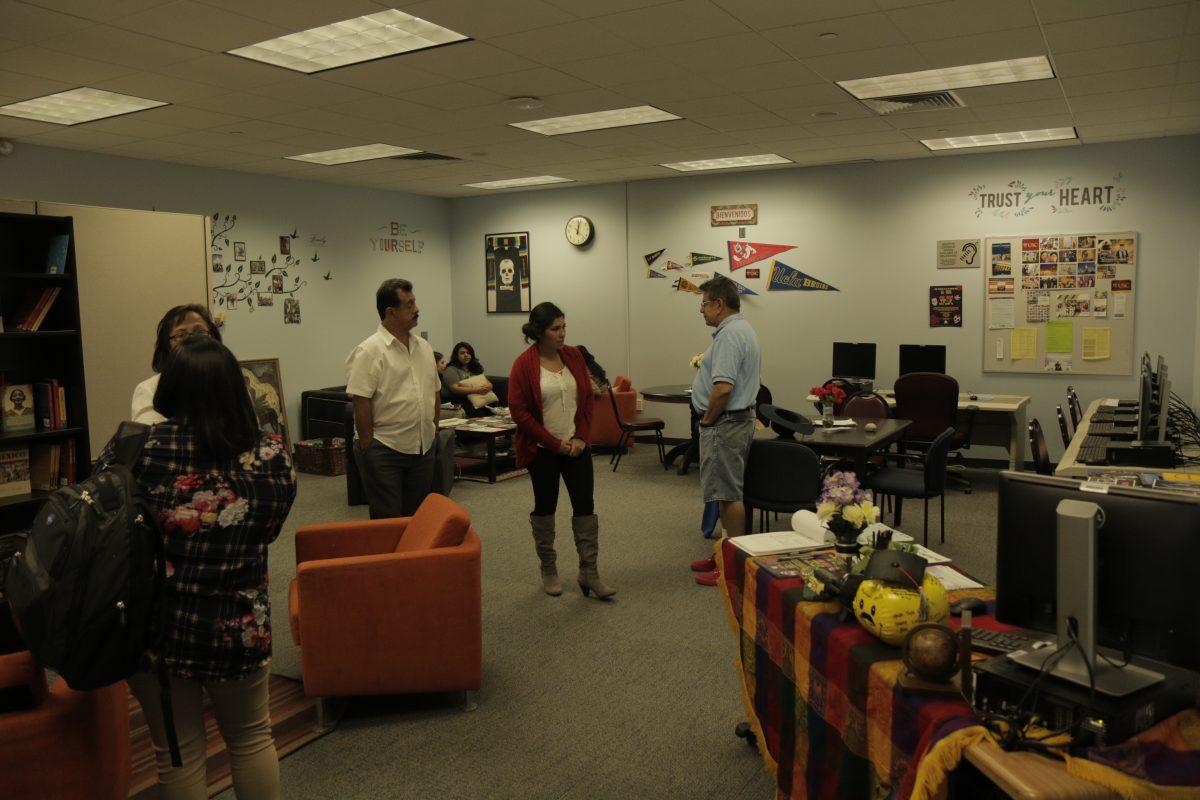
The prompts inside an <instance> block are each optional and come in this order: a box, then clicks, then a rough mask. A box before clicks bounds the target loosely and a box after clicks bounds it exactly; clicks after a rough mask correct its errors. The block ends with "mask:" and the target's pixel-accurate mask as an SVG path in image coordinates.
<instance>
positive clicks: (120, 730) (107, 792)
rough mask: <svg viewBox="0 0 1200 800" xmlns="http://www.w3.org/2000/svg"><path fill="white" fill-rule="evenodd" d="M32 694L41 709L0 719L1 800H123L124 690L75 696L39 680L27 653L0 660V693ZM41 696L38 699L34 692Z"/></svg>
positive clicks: (126, 778) (126, 763)
mask: <svg viewBox="0 0 1200 800" xmlns="http://www.w3.org/2000/svg"><path fill="white" fill-rule="evenodd" d="M16 684H26V685H30V686H33V687H35V688H34V697H35V698H38V699H39V700H40V702H39V703H38V704H37V705H36V706H34V707H33V708H31V709H28V710H25V711H10V712H7V713H0V742H2V743H3V744H2V745H0V797H14V798H15V797H53V798H62V800H72V799H73V798H80V800H82V798H88V800H92V799H93V798H100V799H101V800H125V798H127V797H128V796H129V784H130V781H131V780H132V766H131V757H130V746H129V690H128V689H127V688H126V686H125V682H124V681H121V682H120V683H115V684H113V685H112V686H106V687H105V688H103V689H97V690H95V691H91V692H77V691H75V690H74V689H70V688H68V687H67V682H66V681H64V680H62V679H61V678H60V679H59V680H58V681H56V682H55V684H54V687H53V688H52V689H50V690H49V692H48V693H45V686H46V678H45V674H44V673H43V672H42V670H41V668H40V667H37V666H35V665H34V663H33V658H32V657H31V656H30V655H29V653H28V652H20V653H12V654H9V655H0V686H12V685H16ZM39 689H40V691H39Z"/></svg>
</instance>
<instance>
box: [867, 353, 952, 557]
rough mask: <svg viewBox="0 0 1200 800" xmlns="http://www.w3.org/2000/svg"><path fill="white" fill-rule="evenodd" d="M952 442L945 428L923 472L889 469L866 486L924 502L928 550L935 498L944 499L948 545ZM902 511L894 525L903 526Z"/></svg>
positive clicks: (928, 452) (929, 452)
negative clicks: (948, 463)
mask: <svg viewBox="0 0 1200 800" xmlns="http://www.w3.org/2000/svg"><path fill="white" fill-rule="evenodd" d="M914 374H915V373H914ZM953 442H954V428H946V429H945V430H944V431H942V432H941V433H940V434H938V435H937V437H936V438H935V439H934V440H933V442H932V443H930V445H929V449H928V450H926V451H925V456H924V459H923V460H924V462H925V463H924V468H923V469H922V470H921V471H920V472H918V471H917V470H915V469H904V468H903V467H887V468H885V469H881V470H879V471H878V472H875V473H872V474H870V475H868V476H867V486H868V487H869V488H870V489H871V491H873V492H875V493H876V494H882V495H887V496H890V497H895V498H904V497H908V498H912V499H917V498H920V499H922V500H924V501H925V521H924V524H925V545H926V547H928V546H929V500H930V498H933V497H938V498H941V503H940V504H939V505H940V508H941V533H942V541H943V542H944V541H946V459H947V458H948V457H949V454H950V447H951V446H952V445H953ZM899 508H900V506H899V505H897V506H896V509H897V512H896V515H895V516H894V518H893V523H894V524H895V525H899V524H900V520H899V518H898V515H899Z"/></svg>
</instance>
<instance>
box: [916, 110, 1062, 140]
mask: <svg viewBox="0 0 1200 800" xmlns="http://www.w3.org/2000/svg"><path fill="white" fill-rule="evenodd" d="M1073 124H1074V120H1072V119H1071V117H1070V115H1069V114H1068V115H1064V114H1058V115H1051V116H1036V117H1027V118H1025V119H1014V120H979V121H977V122H965V123H962V124H961V125H933V126H930V127H928V128H908V129H906V130H905V131H904V132H905V134H907V135H908V137H909V138H910V139H912V140H913V141H918V140H920V139H929V138H939V137H943V136H973V135H977V134H983V133H1007V132H1009V131H1025V130H1033V129H1035V128H1039V129H1040V128H1060V127H1062V128H1069V127H1071V126H1072V125H1073Z"/></svg>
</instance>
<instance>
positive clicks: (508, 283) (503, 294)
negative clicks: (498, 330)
mask: <svg viewBox="0 0 1200 800" xmlns="http://www.w3.org/2000/svg"><path fill="white" fill-rule="evenodd" d="M483 260H484V280H485V282H486V293H485V294H486V297H487V312H488V313H489V314H516V313H521V312H525V313H528V312H529V309H530V308H532V304H531V303H530V299H529V298H530V288H529V233H528V232H527V231H526V232H523V233H489V234H487V235H486V236H484V237H483Z"/></svg>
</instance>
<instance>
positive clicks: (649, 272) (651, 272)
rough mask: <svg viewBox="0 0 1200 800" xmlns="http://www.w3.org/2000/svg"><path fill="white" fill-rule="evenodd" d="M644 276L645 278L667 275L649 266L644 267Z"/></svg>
mask: <svg viewBox="0 0 1200 800" xmlns="http://www.w3.org/2000/svg"><path fill="white" fill-rule="evenodd" d="M646 277H647V278H665V277H667V276H666V275H664V274H663V273H661V272H659V271H658V270H656V269H651V268H650V267H646Z"/></svg>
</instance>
